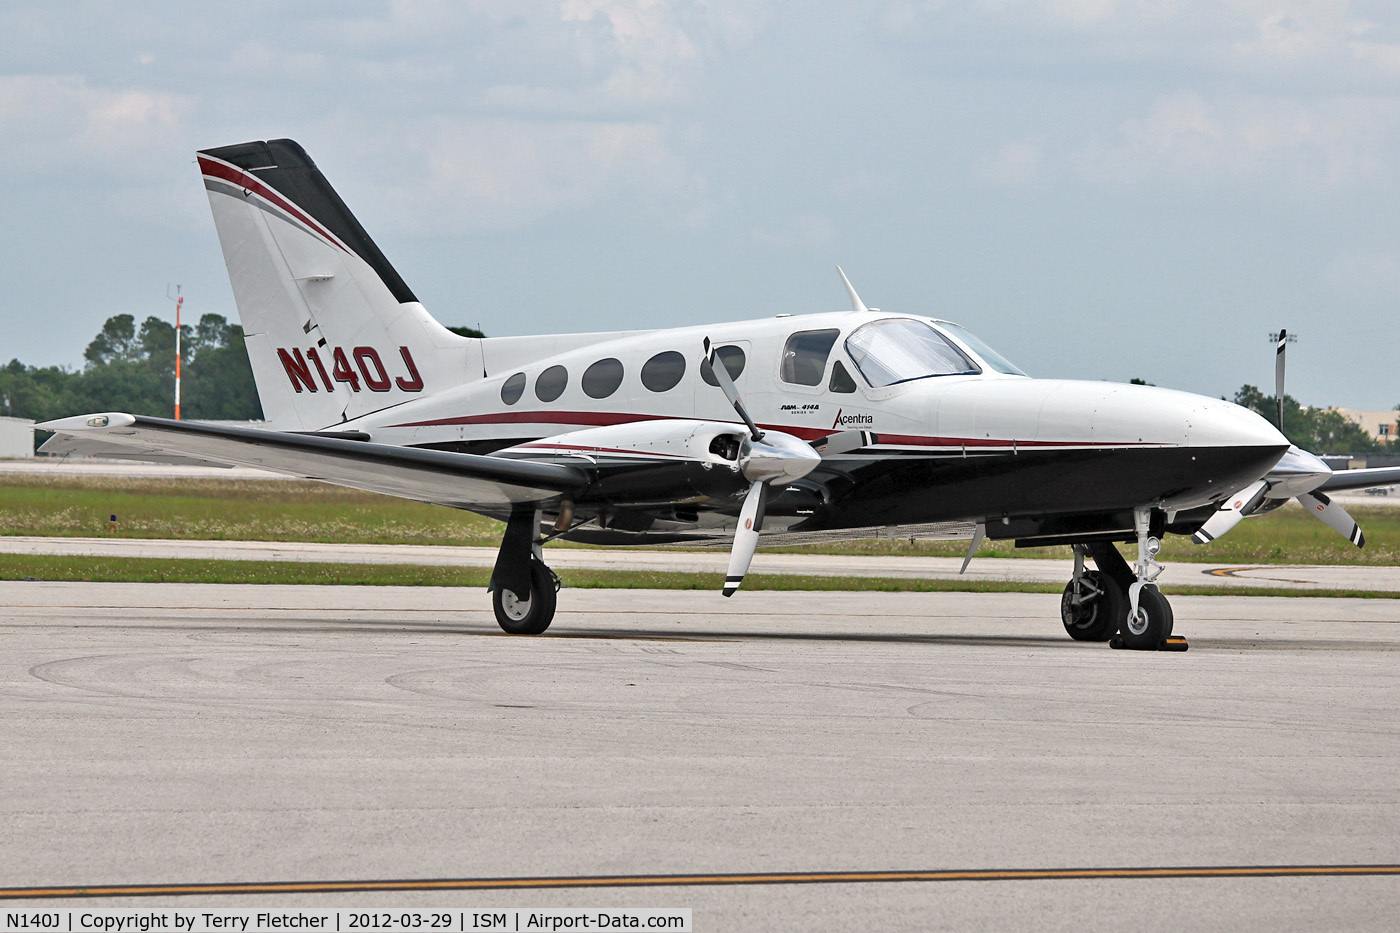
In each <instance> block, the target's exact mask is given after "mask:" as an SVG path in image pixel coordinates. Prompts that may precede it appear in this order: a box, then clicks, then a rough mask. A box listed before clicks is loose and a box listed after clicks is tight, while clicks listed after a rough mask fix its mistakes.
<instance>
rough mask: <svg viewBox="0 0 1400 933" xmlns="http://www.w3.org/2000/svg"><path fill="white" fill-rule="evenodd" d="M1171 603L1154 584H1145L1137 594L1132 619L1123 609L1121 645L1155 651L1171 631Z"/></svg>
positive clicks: (1139, 649)
mask: <svg viewBox="0 0 1400 933" xmlns="http://www.w3.org/2000/svg"><path fill="white" fill-rule="evenodd" d="M1172 621H1173V619H1172V605H1171V603H1169V602H1167V598H1166V597H1165V596H1163V595H1162V594H1161V592H1160V591H1159V590H1158V589H1157V587H1156V586H1155V585H1154V584H1151V583H1149V584H1147V586H1144V587H1143V588H1142V592H1141V593H1139V594H1138V614H1137V618H1136V619H1134V618H1132V617H1130V616H1128V614H1127V610H1126V609H1125V610H1124V614H1123V627H1122V629H1120V634H1121V635H1122V636H1123V647H1125V648H1134V649H1137V650H1138V651H1156V650H1157V649H1158V648H1159V647H1161V645H1162V642H1164V641H1166V639H1167V636H1168V635H1170V634H1171V633H1172Z"/></svg>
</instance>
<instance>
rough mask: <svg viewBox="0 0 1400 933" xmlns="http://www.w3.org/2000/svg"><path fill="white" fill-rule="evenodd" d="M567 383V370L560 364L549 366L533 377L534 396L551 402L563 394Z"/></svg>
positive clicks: (542, 400)
mask: <svg viewBox="0 0 1400 933" xmlns="http://www.w3.org/2000/svg"><path fill="white" fill-rule="evenodd" d="M568 384H569V371H568V370H567V369H565V368H564V367H562V366H551V367H549V368H548V369H546V370H545V371H544V372H542V373H540V374H539V376H538V377H537V378H536V379H535V396H536V398H538V399H539V400H540V401H541V402H552V401H554V400H555V399H557V398H558V397H559V396H561V395H563V394H564V387H565V386H567V385H568Z"/></svg>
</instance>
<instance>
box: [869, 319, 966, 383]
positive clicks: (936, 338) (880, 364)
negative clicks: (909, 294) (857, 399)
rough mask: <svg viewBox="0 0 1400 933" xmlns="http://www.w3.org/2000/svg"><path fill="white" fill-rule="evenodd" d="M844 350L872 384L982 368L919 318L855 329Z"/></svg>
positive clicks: (948, 374) (875, 322)
mask: <svg viewBox="0 0 1400 933" xmlns="http://www.w3.org/2000/svg"><path fill="white" fill-rule="evenodd" d="M846 352H847V353H849V354H850V355H851V359H852V360H853V361H854V362H855V364H856V366H858V367H859V368H860V372H861V375H862V376H864V377H865V378H866V381H867V382H869V383H870V384H871V385H872V386H875V387H876V388H879V387H880V386H891V385H894V384H895V383H898V382H908V381H909V380H911V379H923V378H925V377H927V376H954V375H971V374H975V373H980V372H981V371H982V370H981V369H979V368H978V367H977V364H976V363H974V362H972V360H971V359H969V358H968V356H967V354H966V353H963V352H962V351H961V350H959V349H958V348H957V347H956V346H954V345H953V343H952V341H950V340H948V338H946V337H944V336H943V335H942V334H940V333H939V332H938V331H936V330H934V329H933V328H932V327H930V326H929V325H928V324H925V323H924V322H922V321H914V320H910V319H909V318H890V319H889V320H885V321H874V322H872V323H870V324H866V325H865V326H863V327H858V328H856V330H855V332H854V333H852V334H851V336H849V337H847V338H846Z"/></svg>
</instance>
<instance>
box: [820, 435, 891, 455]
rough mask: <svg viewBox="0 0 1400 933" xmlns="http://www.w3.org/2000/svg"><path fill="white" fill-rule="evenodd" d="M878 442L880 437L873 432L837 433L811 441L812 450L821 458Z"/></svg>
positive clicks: (845, 452) (846, 452)
mask: <svg viewBox="0 0 1400 933" xmlns="http://www.w3.org/2000/svg"><path fill="white" fill-rule="evenodd" d="M879 442H880V436H879V435H878V434H876V433H875V432H874V431H838V432H837V433H835V434H832V435H829V436H827V437H819V438H817V439H816V440H814V441H812V449H813V450H815V451H816V452H817V453H819V454H821V455H822V456H823V457H835V456H839V455H840V454H848V453H850V452H851V451H853V450H860V449H861V448H862V447H869V446H870V445H871V444H878V443H879Z"/></svg>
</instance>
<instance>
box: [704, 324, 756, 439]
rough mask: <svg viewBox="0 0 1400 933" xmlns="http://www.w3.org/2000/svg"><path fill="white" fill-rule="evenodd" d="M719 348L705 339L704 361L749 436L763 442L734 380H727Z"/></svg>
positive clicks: (727, 376) (727, 374) (726, 370)
mask: <svg viewBox="0 0 1400 933" xmlns="http://www.w3.org/2000/svg"><path fill="white" fill-rule="evenodd" d="M718 351H719V348H718V347H716V346H714V345H713V344H711V343H710V338H709V337H706V338H705V361H706V362H707V363H709V364H710V369H711V370H713V371H714V374H715V381H717V382H718V383H719V387H720V388H721V389H723V390H724V397H725V398H727V399H729V404H730V405H733V406H734V410H735V411H736V412H738V413H739V417H740V418H742V419H744V424H746V425H748V426H749V435H750V436H751V437H752V438H753V439H754V440H756V441H761V440H763V432H762V431H760V430H759V429H758V425H756V424H754V423H753V419H752V418H750V417H749V411H748V409H747V408H745V407H744V400H743V399H741V398H740V397H739V390H738V389H736V388H735V387H734V380H733V379H730V378H729V369H728V368H727V367H726V366H725V365H724V361H723V360H721V359H720V358H719V352H718Z"/></svg>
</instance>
